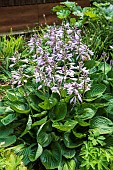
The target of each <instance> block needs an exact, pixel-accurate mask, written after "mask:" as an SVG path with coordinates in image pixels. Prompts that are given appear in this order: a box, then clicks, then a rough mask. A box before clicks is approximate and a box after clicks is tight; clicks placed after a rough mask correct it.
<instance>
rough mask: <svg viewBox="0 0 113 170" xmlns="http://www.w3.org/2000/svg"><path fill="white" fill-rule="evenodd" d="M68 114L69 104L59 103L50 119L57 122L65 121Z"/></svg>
mask: <svg viewBox="0 0 113 170" xmlns="http://www.w3.org/2000/svg"><path fill="white" fill-rule="evenodd" d="M66 114H67V104H66V103H63V102H58V103H57V105H56V106H55V109H54V111H53V112H51V113H50V118H51V119H52V120H55V121H59V120H63V119H64V118H65V116H66Z"/></svg>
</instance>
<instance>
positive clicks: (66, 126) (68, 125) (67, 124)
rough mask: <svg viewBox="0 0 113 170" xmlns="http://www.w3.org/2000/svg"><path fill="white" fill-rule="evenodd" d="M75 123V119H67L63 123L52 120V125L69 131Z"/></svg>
mask: <svg viewBox="0 0 113 170" xmlns="http://www.w3.org/2000/svg"><path fill="white" fill-rule="evenodd" d="M77 123H78V122H77V121H75V120H68V121H66V122H65V123H64V124H62V123H61V122H54V123H53V124H52V126H53V127H54V128H56V129H59V130H61V131H70V130H71V129H73V128H74V127H75V126H76V125H77Z"/></svg>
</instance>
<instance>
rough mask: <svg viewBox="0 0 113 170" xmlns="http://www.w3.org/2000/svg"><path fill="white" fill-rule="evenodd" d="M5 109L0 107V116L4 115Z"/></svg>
mask: <svg viewBox="0 0 113 170" xmlns="http://www.w3.org/2000/svg"><path fill="white" fill-rule="evenodd" d="M5 110H6V107H3V106H0V115H2V114H4V113H5Z"/></svg>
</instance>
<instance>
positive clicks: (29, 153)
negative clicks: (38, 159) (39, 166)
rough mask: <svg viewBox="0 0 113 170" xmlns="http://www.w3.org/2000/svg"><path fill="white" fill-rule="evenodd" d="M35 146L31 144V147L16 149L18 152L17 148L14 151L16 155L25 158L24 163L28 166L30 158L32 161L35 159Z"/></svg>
mask: <svg viewBox="0 0 113 170" xmlns="http://www.w3.org/2000/svg"><path fill="white" fill-rule="evenodd" d="M34 145H35V144H31V145H30V146H29V147H26V146H24V147H23V146H22V147H20V146H19V148H20V150H19V148H18V149H17V148H16V150H15V148H14V149H13V150H14V151H15V153H17V155H19V156H21V155H22V156H23V159H22V161H23V162H24V165H27V164H28V163H29V162H30V159H29V157H31V159H35V154H36V152H35V153H34V157H32V154H33V152H34Z"/></svg>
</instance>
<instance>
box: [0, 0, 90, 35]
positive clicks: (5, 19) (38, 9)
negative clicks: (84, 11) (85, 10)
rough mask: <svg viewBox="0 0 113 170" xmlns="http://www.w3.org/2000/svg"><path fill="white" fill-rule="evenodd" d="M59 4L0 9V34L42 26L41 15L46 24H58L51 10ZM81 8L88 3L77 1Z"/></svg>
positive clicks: (82, 0) (81, 0)
mask: <svg viewBox="0 0 113 170" xmlns="http://www.w3.org/2000/svg"><path fill="white" fill-rule="evenodd" d="M58 4H59V3H47V4H35V5H24V6H10V7H0V33H6V32H10V30H11V29H12V30H13V31H24V30H25V31H26V30H28V29H29V28H33V27H35V26H37V25H38V24H44V23H45V20H44V18H43V14H45V16H46V20H47V24H52V23H53V22H58V19H57V17H56V15H55V14H54V15H53V14H52V13H51V12H50V11H51V9H52V8H53V7H54V6H56V5H58ZM78 4H79V5H81V6H82V7H84V6H89V5H90V3H89V1H88V0H87V1H84V0H79V1H78Z"/></svg>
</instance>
